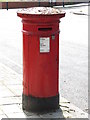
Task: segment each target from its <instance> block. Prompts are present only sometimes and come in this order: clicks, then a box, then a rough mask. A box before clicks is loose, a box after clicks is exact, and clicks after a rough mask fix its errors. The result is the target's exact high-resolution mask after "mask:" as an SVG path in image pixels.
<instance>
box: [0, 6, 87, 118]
mask: <svg viewBox="0 0 90 120" xmlns="http://www.w3.org/2000/svg"><path fill="white" fill-rule="evenodd" d="M58 9H59V7H58ZM60 9H63V10H64V11H65V12H66V16H65V18H62V19H61V23H60V30H61V32H60V45H59V46H60V58H59V59H60V66H59V67H60V76H59V80H60V85H59V86H60V94H61V96H60V109H59V110H58V111H55V112H52V113H45V114H35V113H28V112H25V113H24V112H23V111H22V79H23V78H22V33H21V29H22V23H21V19H20V18H18V17H17V15H16V11H17V9H14V10H8V11H6V10H0V16H2V17H1V18H0V29H1V31H0V118H4V117H5V118H21V117H22V118H28V117H29V118H88V17H89V14H88V12H87V11H88V7H87V6H85V7H83V6H81V7H77V6H76V7H71V6H69V7H66V6H65V8H60ZM82 28H84V29H82ZM61 110H62V111H61Z"/></svg>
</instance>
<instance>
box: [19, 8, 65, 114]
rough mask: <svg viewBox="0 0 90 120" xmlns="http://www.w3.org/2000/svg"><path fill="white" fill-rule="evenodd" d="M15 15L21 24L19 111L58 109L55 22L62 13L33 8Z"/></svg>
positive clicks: (63, 14)
mask: <svg viewBox="0 0 90 120" xmlns="http://www.w3.org/2000/svg"><path fill="white" fill-rule="evenodd" d="M17 15H18V16H19V17H21V18H22V24H23V30H22V32H23V95H22V106H23V109H24V110H26V111H33V112H40V111H51V110H55V109H58V108H59V21H60V18H62V17H64V16H65V12H61V11H59V10H57V9H54V8H49V7H37V8H36V7H33V8H28V9H24V10H21V11H18V12H17Z"/></svg>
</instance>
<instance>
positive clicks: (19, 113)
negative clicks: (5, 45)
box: [0, 63, 88, 119]
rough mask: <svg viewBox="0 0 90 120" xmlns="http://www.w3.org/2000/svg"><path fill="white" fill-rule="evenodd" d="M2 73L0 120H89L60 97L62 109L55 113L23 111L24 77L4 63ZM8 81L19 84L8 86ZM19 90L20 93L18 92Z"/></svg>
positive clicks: (83, 113)
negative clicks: (6, 118) (50, 119)
mask: <svg viewBox="0 0 90 120" xmlns="http://www.w3.org/2000/svg"><path fill="white" fill-rule="evenodd" d="M0 72H1V73H2V77H1V78H0V79H1V80H0V83H2V85H0V90H1V92H0V98H1V99H0V110H1V111H0V113H1V115H0V118H3V117H8V118H12V117H13V118H42V119H43V118H88V114H87V113H85V112H83V111H82V110H81V109H79V108H78V107H76V106H75V105H73V104H71V103H70V102H69V101H68V100H67V99H65V98H63V97H62V96H60V108H59V109H58V110H56V111H54V112H49V113H40V114H37V113H32V112H26V111H23V110H22V97H21V96H22V80H21V79H22V77H21V76H19V74H17V73H16V72H15V71H13V70H12V69H10V68H8V67H6V66H5V65H4V64H2V63H0ZM3 76H4V77H3ZM6 79H7V80H8V79H9V80H8V81H9V82H12V81H14V83H15V81H16V82H17V80H18V81H19V82H18V83H17V84H16V83H15V84H14V85H13V84H7V82H6ZM3 80H4V82H3ZM12 83H13V82H12ZM19 87H20V88H19ZM18 88H19V89H18ZM13 90H16V91H17V92H16V93H14V92H15V91H13ZM19 90H20V93H19V92H18V91H19ZM2 111H3V113H2Z"/></svg>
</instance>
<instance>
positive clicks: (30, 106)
mask: <svg viewBox="0 0 90 120" xmlns="http://www.w3.org/2000/svg"><path fill="white" fill-rule="evenodd" d="M22 108H23V110H26V111H28V112H30V111H31V112H45V111H46V112H47V111H53V110H56V109H59V94H58V95H56V96H53V97H49V98H37V97H34V96H31V95H29V96H26V95H24V94H23V95H22Z"/></svg>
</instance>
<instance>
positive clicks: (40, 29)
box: [38, 27, 52, 31]
mask: <svg viewBox="0 0 90 120" xmlns="http://www.w3.org/2000/svg"><path fill="white" fill-rule="evenodd" d="M51 30H52V28H51V27H49V28H38V31H51Z"/></svg>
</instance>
